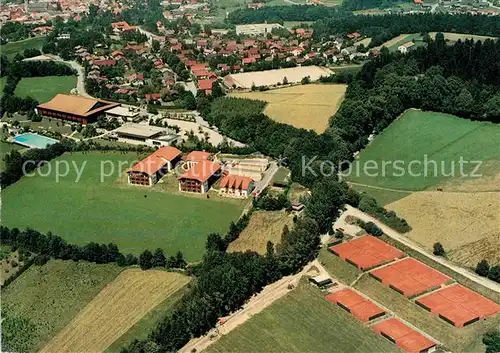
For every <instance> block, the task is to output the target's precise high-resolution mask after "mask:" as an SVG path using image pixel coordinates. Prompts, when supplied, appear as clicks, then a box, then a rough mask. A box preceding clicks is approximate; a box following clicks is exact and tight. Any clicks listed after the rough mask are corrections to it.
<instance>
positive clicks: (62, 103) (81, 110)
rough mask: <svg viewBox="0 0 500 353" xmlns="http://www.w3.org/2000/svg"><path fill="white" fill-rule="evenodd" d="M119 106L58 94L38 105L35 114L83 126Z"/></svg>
mask: <svg viewBox="0 0 500 353" xmlns="http://www.w3.org/2000/svg"><path fill="white" fill-rule="evenodd" d="M119 105H120V104H118V103H111V102H107V101H103V100H100V99H94V98H86V97H82V96H75V95H69V94H61V93H59V94H57V95H56V96H55V97H54V98H52V99H51V100H50V101H48V102H46V103H42V104H40V105H38V106H37V107H36V108H35V112H36V113H37V114H40V115H45V116H49V117H53V118H57V119H63V120H71V121H78V122H80V123H82V124H84V125H85V124H88V123H92V122H95V121H96V120H97V118H98V117H99V116H101V115H103V114H104V112H105V111H107V110H108V109H111V108H114V107H117V106H119Z"/></svg>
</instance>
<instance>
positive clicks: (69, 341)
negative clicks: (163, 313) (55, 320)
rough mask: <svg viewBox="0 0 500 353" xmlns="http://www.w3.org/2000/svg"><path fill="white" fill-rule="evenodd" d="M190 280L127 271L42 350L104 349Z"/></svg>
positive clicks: (61, 352)
mask: <svg viewBox="0 0 500 353" xmlns="http://www.w3.org/2000/svg"><path fill="white" fill-rule="evenodd" d="M188 282H189V277H186V276H183V275H181V274H179V273H172V272H165V271H155V270H150V271H142V270H140V269H130V270H125V271H123V272H122V273H120V275H118V277H116V279H115V280H114V281H112V282H110V283H109V284H108V285H107V286H106V287H104V288H103V289H102V290H101V291H100V292H99V294H98V295H97V296H95V298H94V299H92V301H91V302H90V303H88V304H87V305H86V306H85V307H84V308H83V309H82V310H81V311H80V312H79V313H78V314H77V315H76V316H75V318H73V320H72V321H71V322H70V323H69V324H68V325H67V326H66V327H65V328H64V329H62V330H61V331H60V332H59V333H58V334H57V335H56V336H55V337H54V338H53V339H52V340H51V341H50V342H49V343H48V344H47V345H46V346H45V347H44V348H43V349H42V350H41V353H53V352H58V353H64V352H67V353H70V352H86V353H90V352H92V353H97V352H103V351H104V350H105V349H106V348H107V347H109V346H110V345H111V344H112V343H113V342H114V341H115V340H116V339H118V338H119V337H120V336H121V335H123V334H124V333H125V332H127V330H128V329H130V328H131V327H132V326H133V325H134V324H135V323H137V322H138V321H139V320H140V319H141V318H142V317H143V316H144V315H146V314H147V313H148V312H149V311H150V310H152V309H153V308H154V307H155V306H157V305H159V304H160V303H161V302H162V301H164V300H165V299H166V298H167V297H169V296H170V295H172V294H173V293H174V292H176V291H177V290H178V289H180V288H182V287H183V286H184V285H185V284H187V283H188Z"/></svg>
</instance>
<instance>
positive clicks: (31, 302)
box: [2, 260, 122, 352]
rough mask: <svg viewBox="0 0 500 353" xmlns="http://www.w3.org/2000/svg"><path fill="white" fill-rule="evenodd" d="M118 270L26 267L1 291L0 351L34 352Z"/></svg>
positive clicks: (60, 264) (56, 264) (59, 264)
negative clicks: (0, 324) (0, 325)
mask: <svg viewBox="0 0 500 353" xmlns="http://www.w3.org/2000/svg"><path fill="white" fill-rule="evenodd" d="M121 270H122V269H121V268H120V267H118V266H116V265H115V264H106V265H96V264H92V263H88V262H73V261H62V260H52V261H49V262H48V263H47V264H45V265H44V266H32V267H30V268H29V269H28V270H26V272H24V273H23V274H22V275H21V276H20V277H19V278H17V279H16V280H15V281H14V282H13V283H11V284H10V285H9V286H8V287H7V288H5V289H3V290H2V316H3V317H4V321H3V322H2V338H3V345H4V346H3V347H2V348H4V350H6V349H5V348H6V347H8V350H9V351H12V352H33V351H37V350H38V349H39V348H41V347H42V346H44V345H45V343H46V342H47V341H48V340H49V339H50V338H52V337H53V336H54V335H55V334H56V333H57V332H58V331H60V330H61V329H62V328H63V327H65V326H66V325H67V324H68V323H69V322H70V321H71V319H72V318H73V317H74V316H75V315H76V314H77V313H78V312H79V311H80V310H81V309H82V308H83V307H84V306H85V305H86V304H87V303H88V302H90V300H91V299H92V298H93V297H94V296H95V295H96V294H97V293H99V291H100V290H101V289H102V288H103V287H104V286H105V285H106V284H107V283H108V282H110V281H112V280H113V279H114V278H115V277H116V276H117V275H118V273H119V272H120V271H121Z"/></svg>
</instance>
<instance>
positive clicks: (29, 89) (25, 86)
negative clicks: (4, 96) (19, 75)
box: [14, 76, 77, 103]
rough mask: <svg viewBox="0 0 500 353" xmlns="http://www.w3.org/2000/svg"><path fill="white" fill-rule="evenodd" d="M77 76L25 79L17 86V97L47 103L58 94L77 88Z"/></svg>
mask: <svg viewBox="0 0 500 353" xmlns="http://www.w3.org/2000/svg"><path fill="white" fill-rule="evenodd" d="M76 80H77V78H76V76H44V77H25V78H23V79H21V81H19V83H18V84H17V86H16V90H15V92H14V93H15V95H16V96H18V97H23V98H25V97H28V96H30V97H31V98H34V99H36V100H37V101H39V102H40V103H45V102H48V101H49V100H51V99H52V98H54V96H55V95H56V94H58V93H68V94H69V93H70V91H71V90H72V89H73V88H75V87H76Z"/></svg>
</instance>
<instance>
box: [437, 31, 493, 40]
mask: <svg viewBox="0 0 500 353" xmlns="http://www.w3.org/2000/svg"><path fill="white" fill-rule="evenodd" d="M436 34H437V32H429V36H431V38H433V39H434V38H436ZM443 35H444V39H446V40H449V41H450V42H457V41H458V40H459V39H460V40H462V41H464V40H466V39H474V40H476V41H477V40H481V41H485V40H486V39H497V38H496V37H488V36H479V35H476V34H467V33H451V32H443Z"/></svg>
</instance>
